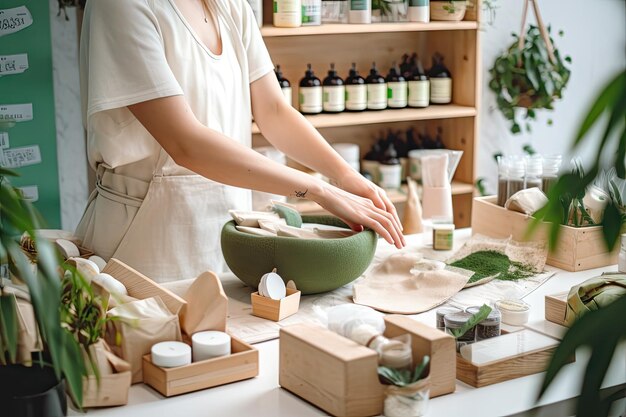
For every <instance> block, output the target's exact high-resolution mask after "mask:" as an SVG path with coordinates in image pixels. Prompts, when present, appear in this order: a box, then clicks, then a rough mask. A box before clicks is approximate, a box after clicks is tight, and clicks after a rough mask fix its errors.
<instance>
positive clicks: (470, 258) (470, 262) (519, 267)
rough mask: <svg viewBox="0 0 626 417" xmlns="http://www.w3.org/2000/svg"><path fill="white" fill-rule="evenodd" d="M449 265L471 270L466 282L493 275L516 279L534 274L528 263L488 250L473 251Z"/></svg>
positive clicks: (510, 279)
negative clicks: (472, 273) (512, 259)
mask: <svg viewBox="0 0 626 417" xmlns="http://www.w3.org/2000/svg"><path fill="white" fill-rule="evenodd" d="M450 266H454V267H457V268H462V269H467V270H469V271H473V272H474V275H472V277H471V278H470V280H469V281H468V283H472V282H476V281H480V280H481V279H483V278H487V277H491V276H494V275H495V278H496V279H500V280H504V281H517V280H520V279H524V278H529V277H532V276H533V275H535V274H536V271H534V270H533V269H532V268H531V267H529V266H528V265H524V264H523V263H521V262H514V261H511V260H510V259H509V257H508V256H506V255H505V254H503V253H500V252H496V251H489V250H484V251H478V252H474V253H472V254H470V255H467V256H466V257H465V258H462V259H459V260H458V261H455V262H452V263H451V264H450Z"/></svg>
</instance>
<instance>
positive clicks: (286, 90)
mask: <svg viewBox="0 0 626 417" xmlns="http://www.w3.org/2000/svg"><path fill="white" fill-rule="evenodd" d="M275 72H276V79H277V80H278V85H280V89H281V90H282V91H283V96H284V97H285V101H286V102H287V103H288V104H289V105H290V106H291V83H290V82H289V80H288V79H286V78H285V77H283V72H282V71H281V70H280V65H276V71H275Z"/></svg>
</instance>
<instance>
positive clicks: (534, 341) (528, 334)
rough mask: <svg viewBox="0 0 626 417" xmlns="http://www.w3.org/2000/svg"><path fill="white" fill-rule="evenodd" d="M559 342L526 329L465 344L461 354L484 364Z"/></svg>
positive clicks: (545, 347)
mask: <svg viewBox="0 0 626 417" xmlns="http://www.w3.org/2000/svg"><path fill="white" fill-rule="evenodd" d="M558 344H559V341H558V340H556V339H553V338H551V337H548V336H545V335H542V334H540V333H537V332H533V331H532V330H527V329H526V330H521V331H519V332H515V333H509V334H505V335H502V336H498V337H493V338H491V339H485V340H481V341H480V342H476V343H473V344H471V345H465V346H463V347H461V356H462V357H463V358H464V359H466V360H468V361H470V362H471V363H472V364H474V365H484V364H486V363H489V362H494V361H499V360H503V359H507V358H511V357H513V356H517V355H521V354H523V353H529V352H533V351H536V350H540V349H548V348H551V347H555V346H557V345H558Z"/></svg>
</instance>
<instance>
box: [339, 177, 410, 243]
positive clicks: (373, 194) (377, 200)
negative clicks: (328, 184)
mask: <svg viewBox="0 0 626 417" xmlns="http://www.w3.org/2000/svg"><path fill="white" fill-rule="evenodd" d="M333 185H336V186H337V187H339V188H341V189H342V190H344V191H347V192H349V193H352V194H355V195H358V196H360V197H363V198H367V199H369V200H371V201H372V203H374V205H375V206H376V207H377V208H379V209H381V210H384V211H386V212H388V213H389V214H391V215H392V217H393V221H394V222H395V224H396V227H397V229H398V230H402V229H403V228H402V223H401V222H400V219H399V218H398V212H397V211H396V207H395V206H394V205H393V203H392V202H391V200H390V199H389V197H388V196H387V193H386V192H385V190H383V189H382V188H380V187H379V186H377V185H376V184H374V183H373V182H371V181H369V180H367V179H366V178H365V177H363V175H361V174H359V173H358V172H356V171H354V170H350V171H349V172H348V173H346V174H344V175H343V176H342V177H341V178H339V179H338V180H335V181H333ZM401 237H402V243H403V244H406V242H405V241H404V236H402V235H401Z"/></svg>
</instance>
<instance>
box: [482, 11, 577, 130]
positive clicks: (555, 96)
mask: <svg viewBox="0 0 626 417" xmlns="http://www.w3.org/2000/svg"><path fill="white" fill-rule="evenodd" d="M533 6H534V10H535V15H536V16H537V22H538V26H534V25H530V26H529V27H528V30H527V31H526V32H525V34H522V35H521V36H518V35H516V34H515V33H513V34H512V36H513V38H514V39H515V40H514V42H513V43H512V44H511V46H510V47H509V48H508V49H507V50H506V52H504V53H503V54H502V55H500V56H499V57H498V58H496V60H495V62H494V64H493V67H491V69H490V70H489V74H490V76H491V80H490V81H489V89H490V90H491V91H493V92H494V94H495V95H496V104H497V106H498V109H499V110H500V111H501V112H502V114H503V115H504V117H505V118H506V119H507V120H509V121H510V123H511V132H512V133H520V132H521V131H522V122H521V121H520V117H521V114H520V113H523V118H524V120H526V123H525V125H524V127H525V128H526V130H527V131H530V130H531V127H530V123H529V122H530V121H531V120H535V119H536V116H537V114H536V110H539V109H546V110H553V109H554V103H555V102H556V101H557V100H559V99H560V98H562V96H563V90H564V89H565V87H566V86H567V83H568V81H569V77H570V70H569V68H567V67H566V66H565V63H571V58H570V57H569V56H566V57H565V58H561V54H560V53H559V51H558V49H556V48H554V47H553V45H554V43H553V39H552V38H551V37H550V34H549V33H550V28H549V27H548V28H545V27H544V25H543V22H542V20H541V17H540V15H539V11H538V8H537V5H536V3H535V2H533ZM525 21H526V9H525V11H524V18H523V21H522V31H523V30H524V27H525ZM559 34H560V35H561V36H562V35H563V32H562V31H561V32H560V33H559ZM548 124H551V121H550V120H549V121H548Z"/></svg>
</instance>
